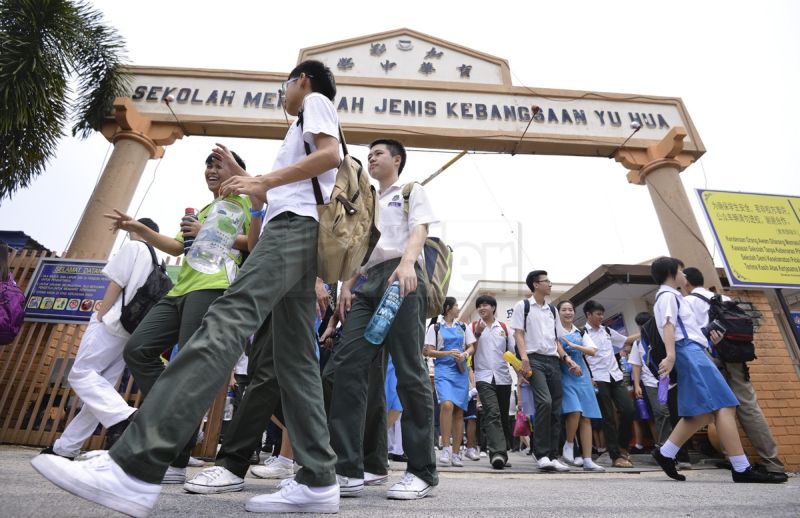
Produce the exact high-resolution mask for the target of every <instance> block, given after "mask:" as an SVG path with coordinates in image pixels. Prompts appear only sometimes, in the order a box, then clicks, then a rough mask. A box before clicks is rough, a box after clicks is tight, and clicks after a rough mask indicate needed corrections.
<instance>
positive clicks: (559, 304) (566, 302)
mask: <svg viewBox="0 0 800 518" xmlns="http://www.w3.org/2000/svg"><path fill="white" fill-rule="evenodd" d="M564 304H569V305H570V306H572V309H575V304H573V303H572V301H571V300H569V299H566V300H562V301H561V302H559V303H558V304H556V309H558V310H561V306H563V305H564Z"/></svg>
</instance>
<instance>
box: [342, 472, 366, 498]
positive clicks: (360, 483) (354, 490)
mask: <svg viewBox="0 0 800 518" xmlns="http://www.w3.org/2000/svg"><path fill="white" fill-rule="evenodd" d="M336 482H338V483H339V494H340V495H341V496H345V497H349V496H359V495H360V494H361V492H362V491H364V479H363V478H353V477H344V476H342V475H336Z"/></svg>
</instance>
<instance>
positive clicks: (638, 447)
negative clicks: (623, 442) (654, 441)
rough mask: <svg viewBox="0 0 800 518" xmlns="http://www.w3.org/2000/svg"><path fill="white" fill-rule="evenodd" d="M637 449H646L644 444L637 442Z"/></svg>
mask: <svg viewBox="0 0 800 518" xmlns="http://www.w3.org/2000/svg"><path fill="white" fill-rule="evenodd" d="M636 449H637V450H643V449H644V446H642V445H641V444H639V443H638V442H637V443H636Z"/></svg>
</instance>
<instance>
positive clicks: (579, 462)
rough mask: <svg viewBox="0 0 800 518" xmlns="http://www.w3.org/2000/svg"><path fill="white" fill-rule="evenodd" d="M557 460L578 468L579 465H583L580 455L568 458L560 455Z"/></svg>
mask: <svg viewBox="0 0 800 518" xmlns="http://www.w3.org/2000/svg"><path fill="white" fill-rule="evenodd" d="M558 461H559V462H560V463H561V464H566V465H567V466H575V467H577V468H580V467H582V466H583V459H582V458H581V457H578V458H573V459H569V458H567V457H565V456H562V457H561V458H560V459H558Z"/></svg>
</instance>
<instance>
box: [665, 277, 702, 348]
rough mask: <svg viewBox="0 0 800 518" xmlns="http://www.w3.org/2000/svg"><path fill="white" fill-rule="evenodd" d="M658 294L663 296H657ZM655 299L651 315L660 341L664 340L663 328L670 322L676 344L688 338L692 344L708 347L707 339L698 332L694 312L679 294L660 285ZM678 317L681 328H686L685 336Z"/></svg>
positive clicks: (670, 288)
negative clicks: (653, 317) (673, 329)
mask: <svg viewBox="0 0 800 518" xmlns="http://www.w3.org/2000/svg"><path fill="white" fill-rule="evenodd" d="M660 293H664V294H663V295H661V296H659V294H660ZM656 297H658V298H657V299H656V304H655V306H653V314H654V316H655V319H656V325H657V326H658V333H659V334H660V335H661V339H662V340H663V339H664V326H665V325H666V324H667V322H670V323H672V324H673V325H674V326H675V341H676V342H678V341H680V340H683V339H684V338H688V339H689V340H692V341H693V342H697V343H698V344H700V345H702V346H705V347H708V339H707V338H706V337H705V335H704V334H703V332H702V331H701V330H700V326H699V325H698V323H697V320H696V319H695V316H694V311H692V308H691V306H689V304H687V303H686V301H685V299H684V298H683V295H681V292H679V291H678V290H676V289H675V288H672V287H670V286H667V285H666V284H662V285H661V286H660V287H659V288H658V293H656ZM692 298H697V297H692ZM678 302H680V307H679V306H678ZM678 316H680V318H681V322H683V327H685V328H686V335H684V333H683V329H681V326H680V324H678V318H677V317H678ZM687 335H688V336H687Z"/></svg>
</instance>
